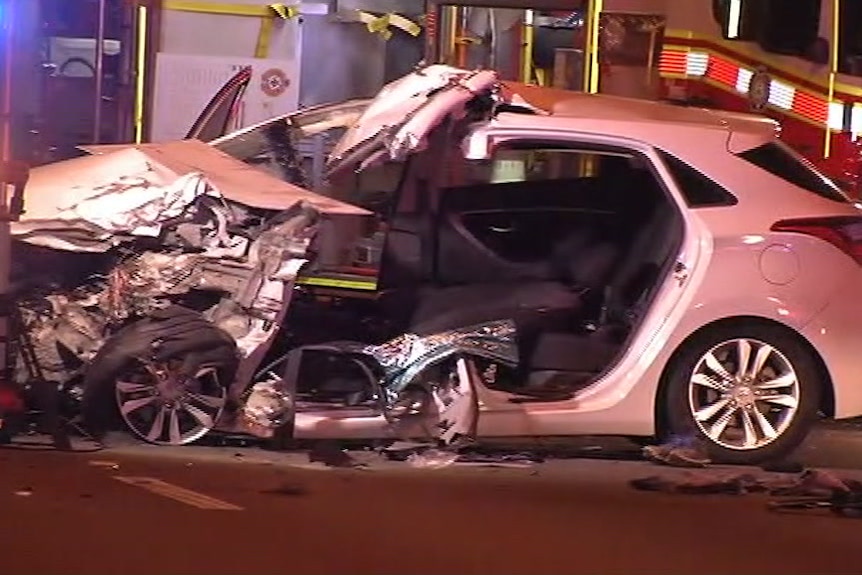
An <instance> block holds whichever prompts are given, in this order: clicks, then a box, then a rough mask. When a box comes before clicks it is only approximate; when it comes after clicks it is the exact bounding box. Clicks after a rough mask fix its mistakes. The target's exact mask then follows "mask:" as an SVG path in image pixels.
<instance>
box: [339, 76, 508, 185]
mask: <svg viewBox="0 0 862 575" xmlns="http://www.w3.org/2000/svg"><path fill="white" fill-rule="evenodd" d="M497 84H498V79H497V75H496V73H495V72H492V71H490V70H478V71H476V70H463V69H460V68H453V67H451V66H445V65H442V64H435V65H432V66H428V67H426V68H422V69H420V70H417V71H415V72H413V73H412V74H409V75H407V76H405V77H403V78H401V79H399V80H396V81H395V82H392V83H390V84H388V85H386V86H385V87H384V88H383V89H382V90H381V91H380V92H379V93H378V95H377V96H376V97H375V98H374V100H373V101H372V102H371V104H370V105H369V106H368V109H367V110H366V111H365V113H364V114H363V115H362V116H361V117H360V118H359V120H358V121H357V122H356V123H355V124H354V125H353V126H351V128H350V129H349V130H348V131H347V133H346V134H345V135H344V136H343V137H342V138H341V140H340V141H339V142H338V144H336V146H335V148H334V149H333V151H332V153H331V154H330V158H329V166H328V167H329V170H330V171H331V172H335V171H337V170H340V169H343V168H345V167H347V166H354V165H357V164H359V163H361V162H362V161H364V160H365V159H366V158H368V157H369V156H371V155H372V154H374V153H376V152H378V151H379V150H381V149H385V150H386V151H387V153H388V154H389V157H390V158H392V159H403V157H404V156H405V155H406V154H408V153H411V152H416V151H419V150H421V149H422V147H423V146H424V145H425V140H426V137H427V136H428V134H429V133H430V132H431V131H432V130H433V129H434V128H435V127H436V126H437V125H439V124H440V122H442V121H443V120H444V119H445V118H446V117H447V116H450V115H451V116H455V117H461V116H462V115H463V114H464V112H465V109H466V106H467V104H468V103H469V102H471V101H472V100H474V99H475V98H476V97H477V96H480V95H482V94H490V93H491V91H493V89H494V88H495V87H496V86H497Z"/></svg>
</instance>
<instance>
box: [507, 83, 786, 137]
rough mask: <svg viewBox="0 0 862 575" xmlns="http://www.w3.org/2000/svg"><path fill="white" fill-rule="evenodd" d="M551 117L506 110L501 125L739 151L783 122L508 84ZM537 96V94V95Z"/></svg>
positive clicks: (774, 132) (774, 133) (775, 132)
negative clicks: (539, 89) (540, 90)
mask: <svg viewBox="0 0 862 575" xmlns="http://www.w3.org/2000/svg"><path fill="white" fill-rule="evenodd" d="M507 87H508V88H509V89H510V90H511V91H512V92H514V93H516V94H518V95H519V96H521V97H523V98H524V99H525V100H526V101H527V102H528V103H529V104H531V105H533V106H536V107H537V108H540V109H542V110H544V111H545V112H547V115H531V114H518V113H502V114H499V115H498V116H497V122H498V125H503V126H506V127H511V128H521V129H531V128H533V129H563V130H572V131H579V132H584V133H589V134H599V135H613V136H619V137H624V138H630V139H634V140H639V141H643V142H646V143H649V144H652V145H655V146H657V147H660V148H663V149H666V150H668V151H669V152H672V153H674V152H679V153H684V152H685V151H686V150H688V149H691V147H692V146H704V145H707V146H720V147H721V148H722V149H723V150H730V151H732V152H734V153H738V152H742V151H745V150H749V149H751V148H755V147H757V146H760V145H762V144H764V143H767V142H770V141H773V140H775V139H776V137H777V135H778V130H779V125H778V123H777V122H775V121H774V120H772V119H770V118H766V117H763V116H756V115H753V114H740V113H733V112H727V111H724V110H709V109H706V108H694V107H684V106H676V105H673V104H668V103H663V102H654V101H649V100H637V99H633V98H622V97H618V96H607V95H601V94H579V93H576V92H568V91H556V90H554V91H549V90H547V89H542V92H541V93H539V92H536V91H534V90H536V89H535V88H533V87H530V86H512V85H511V84H510V85H508V86H507ZM531 96H532V97H531Z"/></svg>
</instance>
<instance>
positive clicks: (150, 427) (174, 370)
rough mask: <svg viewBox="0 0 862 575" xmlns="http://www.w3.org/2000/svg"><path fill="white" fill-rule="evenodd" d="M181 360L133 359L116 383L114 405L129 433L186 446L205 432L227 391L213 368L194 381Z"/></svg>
mask: <svg viewBox="0 0 862 575" xmlns="http://www.w3.org/2000/svg"><path fill="white" fill-rule="evenodd" d="M181 364H182V359H180V358H177V359H170V360H168V361H166V362H164V363H153V362H150V361H143V360H136V361H135V362H133V365H132V366H130V368H129V369H127V370H126V371H125V372H124V373H123V374H121V376H120V378H118V379H117V381H116V385H115V393H116V400H117V407H118V409H119V411H120V415H121V416H122V418H123V421H125V423H126V425H127V426H128V428H129V430H130V431H131V432H132V433H134V434H135V435H137V436H138V437H140V438H141V439H143V440H144V441H147V442H149V443H154V444H157V445H186V444H188V443H192V442H194V441H197V440H198V439H200V438H201V437H203V436H204V435H206V434H207V433H209V432H210V431H211V430H212V429H213V428H214V427H215V426H216V423H218V420H219V418H220V417H221V414H222V412H223V411H224V407H225V403H226V399H227V390H226V389H225V387H224V386H223V385H222V384H221V382H220V381H219V378H218V370H217V369H216V368H215V367H208V366H203V367H201V368H200V369H199V370H198V371H197V373H195V375H194V376H192V377H184V376H182V375H181V374H180V372H179V368H180V366H181Z"/></svg>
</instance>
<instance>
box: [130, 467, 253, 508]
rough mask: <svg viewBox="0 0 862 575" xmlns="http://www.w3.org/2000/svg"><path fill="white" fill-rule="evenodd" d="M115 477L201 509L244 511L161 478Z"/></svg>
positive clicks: (231, 504)
mask: <svg viewBox="0 0 862 575" xmlns="http://www.w3.org/2000/svg"><path fill="white" fill-rule="evenodd" d="M114 479H116V480H118V481H122V482H123V483H127V484H129V485H134V486H136V487H141V488H142V489H146V490H147V491H149V492H151V493H155V494H156V495H161V496H162V497H167V498H169V499H173V500H174V501H179V502H180V503H185V504H186V505H191V506H192V507H197V508H199V509H216V510H220V511H242V507H239V506H237V505H234V504H233V503H228V502H227V501H222V500H221V499H216V498H215V497H210V496H209V495H204V494H203V493H198V492H197V491H192V490H191V489H186V488H185V487H180V486H179V485H174V484H172V483H167V482H166V481H162V480H161V479H154V478H152V477H123V476H119V475H115V476H114Z"/></svg>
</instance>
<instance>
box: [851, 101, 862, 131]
mask: <svg viewBox="0 0 862 575" xmlns="http://www.w3.org/2000/svg"><path fill="white" fill-rule="evenodd" d="M850 133H851V134H852V135H853V137H854V138H857V137H859V134H862V104H859V103H856V104H853V111H852V112H851V113H850Z"/></svg>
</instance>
